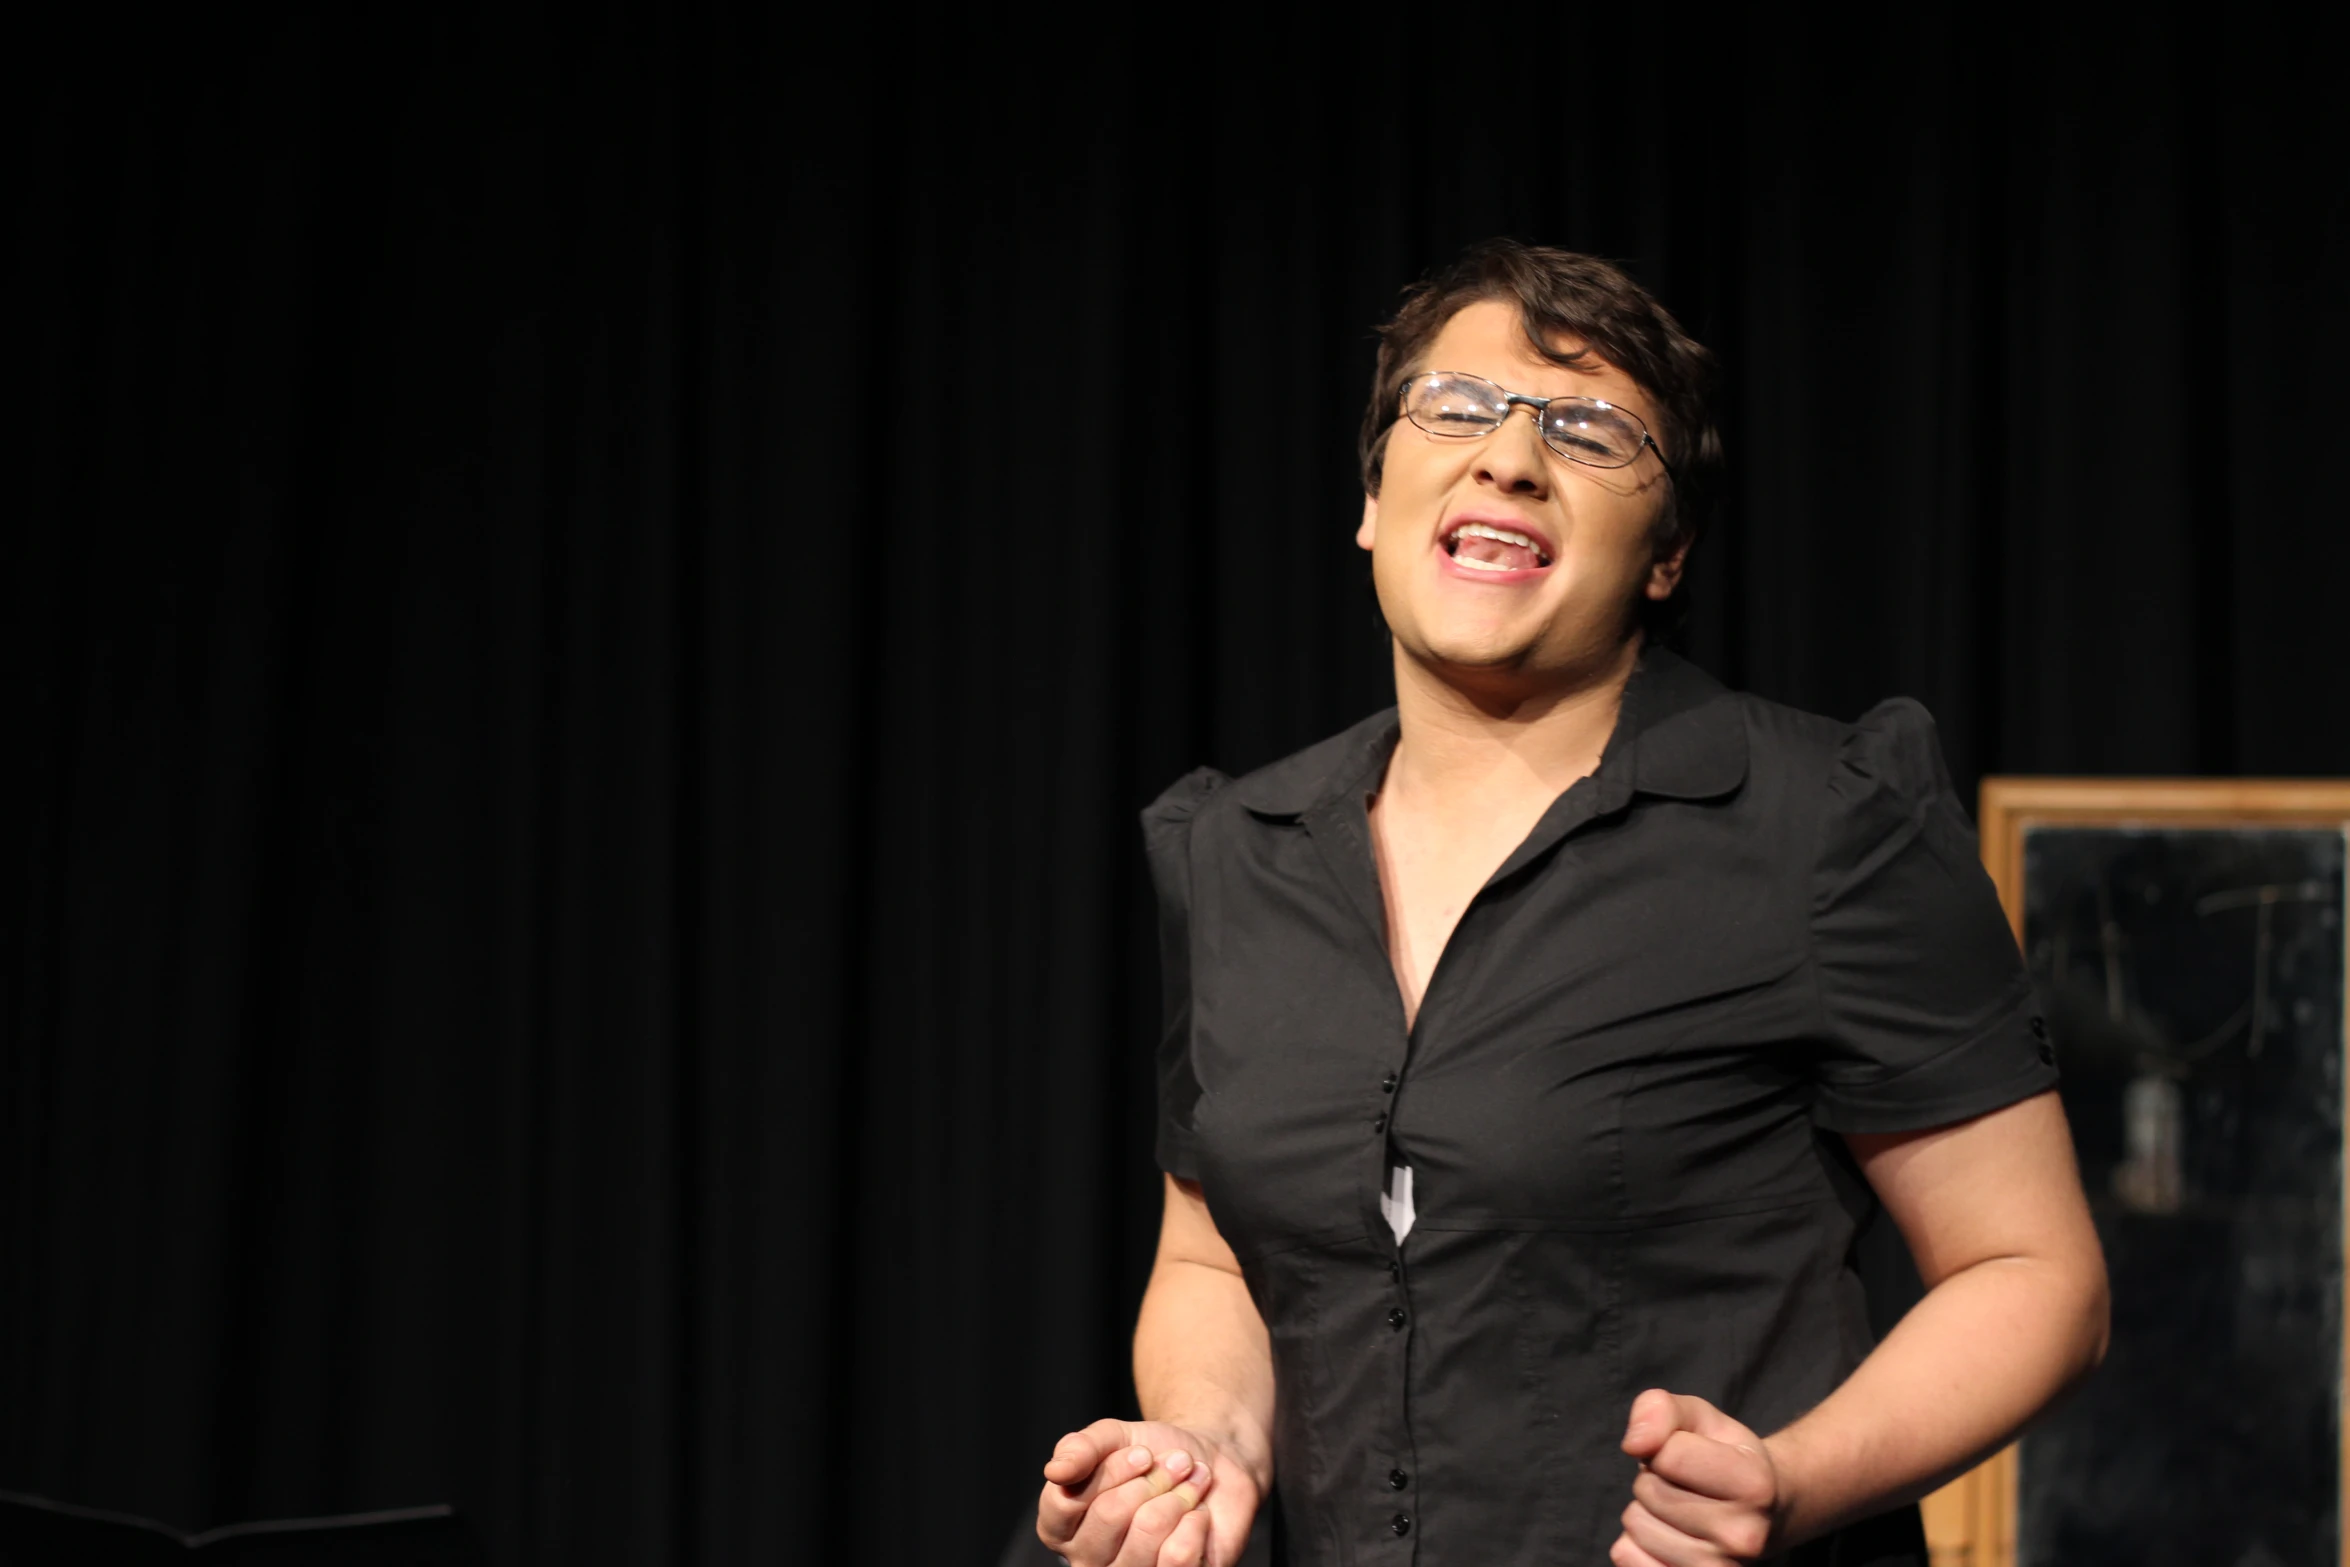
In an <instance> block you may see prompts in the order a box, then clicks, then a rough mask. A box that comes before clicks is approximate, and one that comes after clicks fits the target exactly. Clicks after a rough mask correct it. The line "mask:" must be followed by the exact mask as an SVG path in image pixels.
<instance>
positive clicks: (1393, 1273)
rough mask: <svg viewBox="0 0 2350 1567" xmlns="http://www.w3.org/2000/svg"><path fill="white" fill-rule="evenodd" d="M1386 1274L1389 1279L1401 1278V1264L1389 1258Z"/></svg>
mask: <svg viewBox="0 0 2350 1567" xmlns="http://www.w3.org/2000/svg"><path fill="white" fill-rule="evenodd" d="M1387 1276H1388V1277H1389V1278H1391V1279H1400V1278H1402V1277H1403V1264H1402V1263H1400V1262H1397V1261H1395V1260H1394V1259H1393V1258H1389V1259H1388V1263H1387Z"/></svg>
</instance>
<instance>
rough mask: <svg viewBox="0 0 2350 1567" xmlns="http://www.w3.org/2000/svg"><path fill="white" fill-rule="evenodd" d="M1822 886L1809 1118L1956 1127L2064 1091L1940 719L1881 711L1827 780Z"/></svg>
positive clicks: (1890, 708)
mask: <svg viewBox="0 0 2350 1567" xmlns="http://www.w3.org/2000/svg"><path fill="white" fill-rule="evenodd" d="M1826 794H1827V798H1826V801H1825V802H1824V807H1823V810H1824V815H1823V818H1822V822H1821V831H1820V840H1819V842H1820V851H1819V858H1818V863H1817V865H1816V868H1815V873H1814V877H1813V886H1812V923H1811V929H1812V956H1813V962H1814V967H1815V971H1816V973H1817V975H1818V980H1819V998H1820V1008H1821V1012H1822V1014H1823V1015H1822V1020H1821V1026H1820V1036H1819V1037H1820V1049H1819V1053H1818V1056H1817V1058H1816V1060H1815V1062H1814V1082H1815V1088H1816V1091H1817V1092H1816V1097H1815V1099H1814V1102H1813V1117H1814V1119H1815V1120H1816V1121H1817V1122H1818V1123H1819V1124H1820V1125H1822V1126H1824V1127H1826V1128H1828V1129H1830V1130H1832V1131H1838V1132H1900V1131H1916V1130H1920V1129H1923V1128H1926V1127H1931V1126H1946V1125H1949V1124H1950V1123H1952V1122H1954V1121H1963V1120H1965V1119H1967V1118H1968V1117H1970V1116H1976V1115H1981V1114H1983V1113H1985V1112H1986V1111H1990V1110H1996V1109H1998V1108H2000V1107H2001V1106H2003V1105H2008V1104H2013V1103H2014V1102H2016V1101H2017V1100H2019V1099H2027V1098H2029V1097H2031V1096H2032V1095H2033V1094H2036V1093H2039V1092H2041V1091H2042V1090H2043V1089H2046V1088H2050V1087H2053V1086H2054V1085H2055V1083H2056V1078H2057V1073H2056V1057H2055V1052H2054V1051H2052V1050H2051V1049H2050V1048H2049V1046H2048V1040H2047V1031H2046V1025H2045V1024H2044V1023H2043V1022H2042V1020H2041V1017H2040V1013H2039V1009H2038V1007H2037V1005H2036V1004H2035V1001H2034V998H2033V994H2032V986H2031V982H2030V980H2029V978H2028V977H2027V976H2026V974H2025V972H2024V966H2023V958H2022V955H2021V954H2020V953H2019V952H2018V951H2017V950H2016V943H2015V937H2014V935H2013V933H2012V932H2011V931H2010V929H2009V927H2008V923H2007V916H2006V914H2005V913H2004V912H2002V910H2001V909H2000V906H1999V896H1998V894H1997V892H1995V891H1994V890H1993V888H1992V886H1991V878H1990V877H1989V876H1987V875H1985V874H1984V872H1983V867H1982V863H1981V860H1980V858H1979V857H1978V854H1977V850H1976V840H1975V830H1974V825H1973V823H1972V822H1971V821H1970V820H1969V819H1968V816H1967V813H1966V812H1965V810H1964V809H1962V808H1961V806H1960V805H1959V802H1958V799H1957V796H1956V791H1955V790H1954V789H1953V787H1952V786H1951V782H1950V774H1949V771H1948V769H1947V768H1945V767H1944V765H1943V762H1942V748H1941V744H1940V742H1939V741H1938V740H1937V738H1936V737H1935V733H1934V720H1933V719H1932V718H1931V717H1929V716H1928V715H1927V713H1926V710H1925V709H1924V708H1923V707H1920V706H1919V705H1918V704H1917V703H1915V702H1912V701H1908V700H1896V701H1891V702H1885V703H1882V704H1880V705H1879V706H1877V707H1875V708H1872V709H1871V710H1870V711H1869V712H1868V713H1867V714H1866V715H1864V716H1863V717H1862V718H1861V720H1860V722H1859V723H1858V724H1856V725H1855V726H1854V727H1853V730H1852V733H1851V734H1850V735H1849V736H1848V737H1847V738H1846V739H1845V741H1844V744H1843V746H1842V747H1841V749H1840V750H1839V752H1838V754H1837V757H1836V761H1835V764H1834V766H1833V767H1832V768H1831V769H1830V771H1829V776H1828V783H1827V791H1826Z"/></svg>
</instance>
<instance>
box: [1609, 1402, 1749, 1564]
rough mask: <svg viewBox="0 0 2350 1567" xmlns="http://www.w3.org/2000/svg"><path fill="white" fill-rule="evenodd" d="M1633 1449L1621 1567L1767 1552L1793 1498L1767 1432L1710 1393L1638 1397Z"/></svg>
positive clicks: (1628, 1444) (1630, 1437)
mask: <svg viewBox="0 0 2350 1567" xmlns="http://www.w3.org/2000/svg"><path fill="white" fill-rule="evenodd" d="M1624 1451H1625V1452H1627V1453H1629V1454H1631V1455H1632V1456H1633V1457H1634V1458H1637V1459H1639V1460H1640V1476H1639V1478H1638V1479H1636V1480H1634V1481H1633V1482H1632V1505H1631V1506H1629V1507H1627V1508H1625V1509H1624V1532H1623V1533H1622V1534H1621V1535H1619V1536H1618V1537H1617V1539H1616V1543H1615V1546H1614V1547H1613V1548H1612V1549H1611V1550H1610V1551H1609V1552H1608V1559H1609V1560H1610V1561H1612V1562H1614V1563H1615V1567H1731V1564H1734V1563H1738V1562H1750V1561H1753V1560H1754V1559H1756V1558H1757V1557H1759V1556H1763V1555H1765V1554H1767V1553H1768V1552H1769V1551H1770V1550H1771V1548H1772V1540H1773V1536H1774V1535H1775V1534H1776V1533H1777V1532H1778V1526H1779V1519H1780V1517H1781V1514H1782V1511H1783V1503H1784V1500H1785V1498H1784V1497H1783V1496H1782V1494H1781V1491H1782V1487H1781V1483H1780V1477H1779V1470H1778V1466H1777V1465H1776V1464H1774V1463H1773V1462H1772V1461H1771V1453H1770V1449H1769V1448H1768V1447H1767V1446H1765V1445H1764V1443H1763V1439H1762V1438H1761V1437H1759V1436H1756V1435H1755V1434H1754V1433H1753V1432H1752V1431H1749V1430H1748V1429H1747V1428H1746V1427H1744V1426H1742V1425H1740V1424H1739V1423H1738V1422H1737V1421H1735V1420H1732V1419H1731V1418H1730V1417H1729V1416H1728V1415H1725V1414H1723V1413H1722V1412H1721V1411H1720V1410H1718V1409H1716V1408H1714V1406H1713V1405H1711V1404H1709V1403H1707V1402H1706V1401H1705V1400H1704V1399H1702V1398H1693V1397H1691V1396H1690V1395H1688V1394H1686V1393H1668V1392H1666V1391H1665V1390H1664V1389H1662V1388H1650V1389H1649V1390H1648V1391H1647V1392H1645V1393H1643V1394H1641V1395H1640V1396H1639V1397H1638V1398H1636V1399H1634V1400H1632V1418H1631V1419H1630V1420H1629V1421H1628V1422H1627V1423H1626V1424H1625V1427H1624Z"/></svg>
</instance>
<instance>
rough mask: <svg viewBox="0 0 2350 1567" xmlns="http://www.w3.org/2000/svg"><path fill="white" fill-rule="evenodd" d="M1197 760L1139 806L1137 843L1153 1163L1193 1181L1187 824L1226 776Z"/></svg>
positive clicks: (1195, 1084)
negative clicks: (1150, 942)
mask: <svg viewBox="0 0 2350 1567" xmlns="http://www.w3.org/2000/svg"><path fill="white" fill-rule="evenodd" d="M1229 781H1230V780H1228V779H1227V778H1226V777H1225V776H1224V775H1223V774H1222V773H1219V772H1217V771H1215V770H1214V769H1213V768H1207V767H1203V768H1200V769H1199V770H1198V771H1196V772H1193V773H1189V774H1187V775H1185V776H1184V777H1183V778H1181V779H1179V780H1177V782H1176V783H1175V785H1174V787H1173V788H1170V789H1169V790H1168V791H1167V792H1166V793H1165V794H1162V795H1160V796H1159V797H1158V798H1157V799H1156V800H1153V801H1152V802H1151V803H1150V805H1149V806H1148V807H1147V808H1145V809H1144V811H1143V813H1142V843H1143V850H1144V852H1145V853H1146V854H1147V855H1148V856H1149V858H1150V868H1151V885H1152V887H1153V888H1154V889H1155V890H1156V891H1157V893H1158V904H1159V981H1160V988H1161V993H1162V996H1163V1001H1162V1004H1161V1008H1160V1016H1161V1022H1160V1025H1159V1055H1158V1080H1159V1131H1158V1160H1159V1168H1160V1169H1162V1170H1165V1171H1166V1172H1167V1173H1168V1174H1169V1175H1172V1176H1175V1177H1177V1178H1178V1179H1180V1180H1186V1181H1188V1180H1196V1179H1197V1178H1198V1173H1199V1172H1198V1170H1197V1168H1196V1164H1195V1160H1194V1153H1193V1148H1192V1139H1191V1112H1192V1107H1193V1106H1194V1105H1196V1104H1197V1103H1198V1102H1199V1079H1198V1078H1197V1077H1196V1076H1194V1075H1193V1073H1192V1069H1191V823H1192V818H1193V817H1194V816H1195V815H1196V814H1197V813H1198V811H1199V808H1200V805H1201V804H1202V803H1203V802H1204V801H1205V800H1206V799H1207V798H1208V796H1209V795H1211V794H1213V793H1214V792H1215V791H1216V790H1217V789H1218V788H1220V787H1222V786H1223V785H1224V784H1225V783H1227V782H1229Z"/></svg>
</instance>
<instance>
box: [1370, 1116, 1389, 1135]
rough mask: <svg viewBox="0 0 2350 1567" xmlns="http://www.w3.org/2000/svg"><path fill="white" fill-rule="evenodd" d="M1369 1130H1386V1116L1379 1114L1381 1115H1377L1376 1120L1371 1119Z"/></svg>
mask: <svg viewBox="0 0 2350 1567" xmlns="http://www.w3.org/2000/svg"><path fill="white" fill-rule="evenodd" d="M1371 1130H1372V1131H1374V1132H1384V1131H1386V1130H1387V1117H1385V1116H1381V1117H1379V1118H1378V1119H1377V1120H1375V1121H1373V1122H1372V1123H1371Z"/></svg>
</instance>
